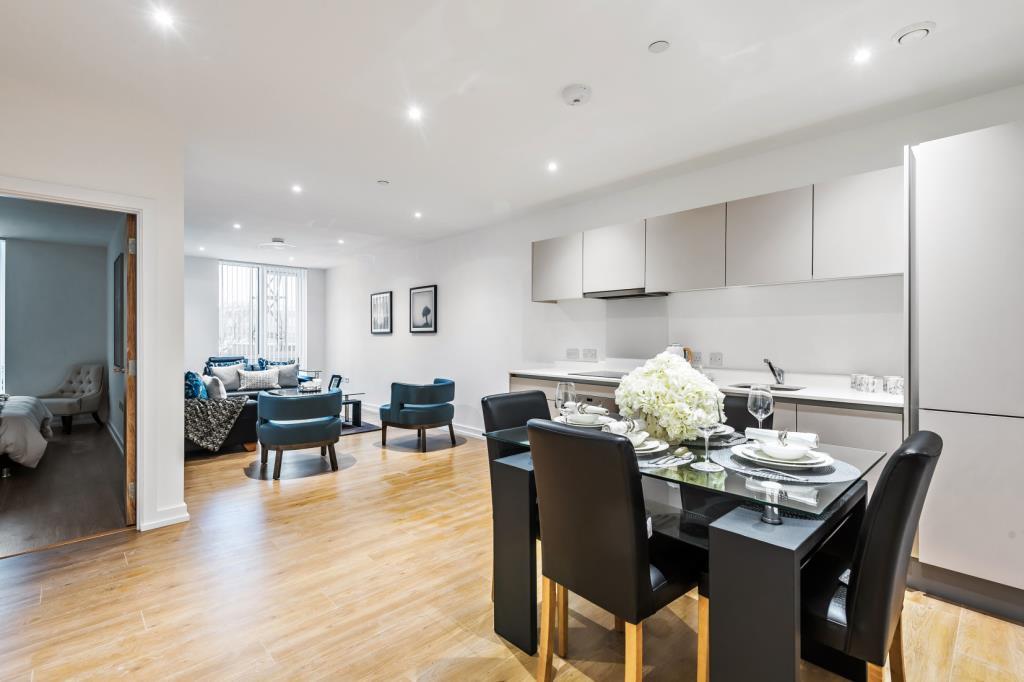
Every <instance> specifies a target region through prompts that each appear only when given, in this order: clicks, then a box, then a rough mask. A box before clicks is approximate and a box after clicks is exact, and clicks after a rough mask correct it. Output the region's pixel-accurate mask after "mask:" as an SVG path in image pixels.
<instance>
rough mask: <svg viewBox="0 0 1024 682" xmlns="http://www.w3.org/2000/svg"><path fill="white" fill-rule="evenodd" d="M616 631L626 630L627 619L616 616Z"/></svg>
mask: <svg viewBox="0 0 1024 682" xmlns="http://www.w3.org/2000/svg"><path fill="white" fill-rule="evenodd" d="M614 627H615V632H624V631H625V630H626V621H624V620H622V619H621V618H619V617H618V616H615V625H614Z"/></svg>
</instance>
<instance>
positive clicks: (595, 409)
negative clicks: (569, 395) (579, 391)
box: [565, 402, 608, 414]
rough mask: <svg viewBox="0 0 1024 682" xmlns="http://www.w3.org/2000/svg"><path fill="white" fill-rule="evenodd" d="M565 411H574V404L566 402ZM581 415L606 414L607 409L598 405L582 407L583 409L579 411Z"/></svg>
mask: <svg viewBox="0 0 1024 682" xmlns="http://www.w3.org/2000/svg"><path fill="white" fill-rule="evenodd" d="M565 407H566V409H568V410H572V409H576V403H574V402H568V403H566V404H565ZM580 412H582V413H583V414H608V408H607V407H601V406H600V405H584V406H583V409H581V410H580Z"/></svg>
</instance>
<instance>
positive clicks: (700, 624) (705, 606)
mask: <svg viewBox="0 0 1024 682" xmlns="http://www.w3.org/2000/svg"><path fill="white" fill-rule="evenodd" d="M710 607H711V604H710V602H708V598H707V597H705V596H704V595H703V594H701V595H698V596H697V682H708V679H709V677H708V662H709V661H710V658H709V657H708V655H709V654H710V650H709V646H708V645H709V643H710V638H709V637H708V635H709V634H710V633H709V631H708V624H709V622H710V621H709V616H710V614H711V608H710Z"/></svg>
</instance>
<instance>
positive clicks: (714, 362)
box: [708, 353, 724, 367]
mask: <svg viewBox="0 0 1024 682" xmlns="http://www.w3.org/2000/svg"><path fill="white" fill-rule="evenodd" d="M708 359H709V362H708V365H709V366H711V367H721V366H722V362H723V360H724V358H723V357H722V354H721V353H711V354H710V355H709V356H708Z"/></svg>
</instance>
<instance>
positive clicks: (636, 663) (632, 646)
mask: <svg viewBox="0 0 1024 682" xmlns="http://www.w3.org/2000/svg"><path fill="white" fill-rule="evenodd" d="M643 676H644V624H643V622H640V623H629V622H627V623H626V682H640V680H641V679H643Z"/></svg>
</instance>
